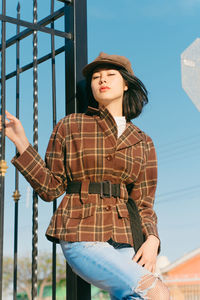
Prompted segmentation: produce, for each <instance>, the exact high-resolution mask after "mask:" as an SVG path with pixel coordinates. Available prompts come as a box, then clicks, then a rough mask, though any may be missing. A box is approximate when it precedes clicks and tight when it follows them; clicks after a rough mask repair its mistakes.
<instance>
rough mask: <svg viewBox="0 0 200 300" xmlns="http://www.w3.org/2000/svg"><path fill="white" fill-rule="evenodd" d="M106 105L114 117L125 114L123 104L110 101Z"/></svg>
mask: <svg viewBox="0 0 200 300" xmlns="http://www.w3.org/2000/svg"><path fill="white" fill-rule="evenodd" d="M104 107H105V108H107V110H108V111H109V113H110V114H111V115H112V116H113V117H122V116H123V114H122V106H121V105H116V103H109V104H108V105H105V106H104Z"/></svg>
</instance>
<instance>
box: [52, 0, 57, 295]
mask: <svg viewBox="0 0 200 300" xmlns="http://www.w3.org/2000/svg"><path fill="white" fill-rule="evenodd" d="M53 13H54V0H51V15H53ZM51 28H52V29H54V21H52V22H51ZM51 53H52V57H51V68H52V108H53V128H54V127H55V125H56V123H57V119H56V74H55V73H56V71H55V37H54V35H53V34H52V35H51ZM56 209H57V200H56V199H55V200H54V201H53V214H54V212H55V211H56ZM52 300H56V243H55V242H53V244H52Z"/></svg>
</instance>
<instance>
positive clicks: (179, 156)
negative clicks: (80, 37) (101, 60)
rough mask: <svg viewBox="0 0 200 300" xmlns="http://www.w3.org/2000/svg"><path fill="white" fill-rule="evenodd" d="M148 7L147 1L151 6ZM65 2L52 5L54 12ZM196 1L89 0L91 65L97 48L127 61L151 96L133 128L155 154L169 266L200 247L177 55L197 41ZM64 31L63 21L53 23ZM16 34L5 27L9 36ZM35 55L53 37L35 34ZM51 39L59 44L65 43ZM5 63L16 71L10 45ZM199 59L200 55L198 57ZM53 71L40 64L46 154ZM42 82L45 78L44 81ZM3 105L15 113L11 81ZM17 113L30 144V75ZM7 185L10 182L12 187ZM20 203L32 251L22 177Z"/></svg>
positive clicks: (12, 5) (23, 240) (43, 223)
mask: <svg viewBox="0 0 200 300" xmlns="http://www.w3.org/2000/svg"><path fill="white" fill-rule="evenodd" d="M49 2H50V1H47V0H45V1H44V0H43V1H39V2H38V9H39V13H38V15H39V19H40V18H42V17H45V16H46V14H48V12H49V10H50V4H49ZM150 2H151V3H150ZM16 6H17V1H14V0H12V1H11V0H9V1H8V0H7V14H8V15H10V16H15V9H16ZM61 6H62V3H60V2H57V4H56V7H57V8H58V7H61ZM21 7H22V8H21V14H22V17H21V18H22V19H24V20H27V21H31V20H32V15H31V13H32V1H27V0H26V1H25V0H23V1H21ZM199 11H200V0H173V1H172V0H169V1H158V0H154V1H147V0H144V1H141V0H124V1H123V2H122V1H119V0H109V1H107V0H101V1H96V0H88V60H89V61H91V60H93V59H94V58H95V57H96V56H97V55H98V54H99V52H100V51H104V52H106V53H109V54H120V55H125V56H127V57H128V58H129V59H130V61H131V63H132V66H133V69H134V71H135V74H136V76H138V77H139V78H140V79H141V80H142V81H143V82H144V84H145V85H146V87H147V90H148V91H149V104H148V105H147V106H146V107H145V109H144V112H143V114H142V115H141V116H140V117H139V118H138V119H136V120H134V123H135V124H136V125H137V126H139V127H140V128H141V129H142V130H144V131H145V132H146V133H147V134H149V135H150V136H151V137H152V139H153V141H154V144H155V146H156V149H157V156H158V174H159V177H158V189H157V193H156V203H155V210H156V212H157V215H158V220H159V232H160V238H161V243H162V248H161V249H162V251H161V255H166V256H168V258H169V260H170V261H174V260H175V259H177V258H179V257H180V256H182V255H183V254H185V253H187V252H190V251H192V250H193V249H195V248H198V247H200V242H199V239H198V236H199V229H200V218H199V211H200V184H199V178H200V159H199V148H200V112H199V111H198V110H197V109H196V107H195V106H194V104H193V103H192V101H191V100H190V99H189V97H188V96H187V95H186V93H185V92H184V90H183V89H182V86H181V65H180V55H181V53H182V52H183V51H184V50H185V49H186V48H187V47H188V46H189V45H190V44H191V43H192V42H193V41H194V40H195V39H196V38H198V37H200V21H199ZM56 26H57V29H60V30H62V29H63V27H62V26H63V24H62V22H57V24H56ZM14 32H15V28H14V26H8V35H9V36H12V35H13V34H14ZM38 40H39V57H40V56H41V55H43V54H44V53H46V51H48V49H49V46H50V38H49V37H46V36H45V35H44V34H42V33H40V34H39V36H38ZM62 42H63V41H62V39H61V38H57V39H56V45H57V46H59V45H61V44H62ZM31 47H32V39H31V37H30V38H28V39H27V41H24V42H22V43H21V53H22V55H23V59H22V60H21V62H20V63H21V65H24V64H25V63H26V62H28V61H29V59H31V57H32V48H31ZM11 48H12V49H9V50H8V55H9V53H10V58H9V61H7V70H8V71H11V70H13V69H15V55H12V53H15V52H14V51H15V49H14V47H11ZM199 56H200V53H199ZM63 58H64V56H63V55H60V56H59V57H57V58H56V72H57V100H58V107H57V108H58V113H57V119H58V120H59V119H60V118H61V117H63V116H64V69H63ZM50 70H51V66H50V63H48V62H47V63H45V64H44V65H43V66H39V74H38V76H39V80H40V83H39V109H40V112H39V121H40V125H39V134H40V139H39V152H40V154H41V156H42V157H43V156H44V153H45V149H46V146H47V143H48V138H49V135H50V133H51V130H52V114H51V102H50V101H51V90H50V89H51V87H50V86H51V76H50ZM44 78H45V80H43V79H44ZM7 108H8V110H9V111H10V112H11V113H15V81H14V80H9V81H8V83H7ZM20 115H21V117H22V123H23V124H24V126H25V129H26V132H27V135H28V137H29V139H30V141H32V123H31V122H32V72H31V71H28V72H25V73H24V74H23V75H22V76H21V97H20ZM14 152H15V150H14V147H13V146H12V145H11V143H10V142H9V141H8V142H7V154H6V155H7V157H6V160H7V162H8V164H9V169H8V171H7V174H6V182H7V183H6V199H5V202H6V203H5V242H4V252H5V253H8V254H10V253H12V248H11V246H10V245H12V244H13V226H14V225H13V210H14V208H13V200H12V193H13V191H14V167H12V166H11V164H10V160H11V158H12V156H13V155H14ZM10 183H11V184H10ZM20 192H21V195H22V197H21V200H20V203H19V207H20V221H19V250H20V251H21V252H23V251H24V252H29V249H30V248H31V218H32V212H31V199H30V197H29V188H28V185H27V183H26V182H25V181H24V180H23V178H22V177H20ZM39 209H40V210H39V247H40V249H45V250H50V249H51V244H50V243H49V242H48V241H46V240H45V237H44V233H45V229H46V227H47V225H48V222H49V219H50V217H51V214H52V205H51V204H47V203H44V202H43V201H41V200H40V205H39Z"/></svg>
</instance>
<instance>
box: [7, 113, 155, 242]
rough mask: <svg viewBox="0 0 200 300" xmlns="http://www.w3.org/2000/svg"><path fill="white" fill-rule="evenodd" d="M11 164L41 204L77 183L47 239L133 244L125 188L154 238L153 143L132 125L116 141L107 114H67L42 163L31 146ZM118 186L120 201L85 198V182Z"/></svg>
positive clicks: (55, 215)
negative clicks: (79, 184) (79, 185)
mask: <svg viewBox="0 0 200 300" xmlns="http://www.w3.org/2000/svg"><path fill="white" fill-rule="evenodd" d="M12 163H13V164H14V165H15V166H16V167H17V169H18V170H19V171H20V172H21V173H22V174H23V175H24V177H25V178H26V179H27V181H28V182H29V183H30V184H31V186H32V187H33V189H35V191H36V192H37V193H38V194H39V196H40V197H41V198H42V199H43V200H45V201H53V200H54V199H55V198H57V197H59V196H60V195H62V194H63V193H64V192H65V191H66V189H67V182H68V181H81V182H82V183H83V184H82V189H81V193H80V195H79V194H65V196H64V198H63V200H62V201H61V203H60V205H59V207H58V209H57V211H56V212H55V214H54V215H53V217H52V219H51V222H50V225H49V227H48V228H47V232H46V235H47V238H48V239H50V240H54V241H56V242H59V240H65V241H107V240H109V239H110V238H112V239H113V240H114V241H116V242H122V243H129V244H132V245H133V242H134V241H133V240H132V235H131V230H130V222H129V215H128V211H127V208H126V201H127V199H128V192H127V189H126V185H128V184H132V183H134V186H133V188H132V190H131V191H130V195H131V197H132V198H133V199H134V200H135V201H136V203H137V206H138V208H139V212H140V215H141V221H142V226H143V232H144V234H145V235H146V236H148V235H149V234H153V235H156V236H158V233H157V218H156V214H155V212H154V210H153V203H154V195H155V190H156V182H157V162H156V154H155V149H154V145H153V143H152V140H151V139H150V138H149V137H148V136H147V135H146V134H145V133H144V132H142V131H141V130H139V129H138V128H137V127H136V126H134V125H133V124H132V123H131V122H130V123H128V124H127V128H126V130H125V131H124V133H123V134H122V135H121V136H120V137H119V138H117V127H116V124H115V121H114V119H113V117H112V116H111V114H110V113H109V112H108V110H107V109H105V108H101V109H99V110H97V109H91V108H90V109H89V110H88V112H87V113H86V114H71V115H69V116H67V117H65V118H63V119H62V120H60V122H59V123H58V124H57V125H56V126H55V128H54V131H53V133H52V135H51V138H50V140H49V144H48V147H47V151H46V157H45V162H44V161H43V160H42V159H41V157H40V156H39V154H38V153H37V152H36V151H35V150H34V148H33V147H32V146H31V145H30V146H29V147H28V148H27V149H26V151H25V152H24V153H23V154H22V155H20V156H16V157H15V158H13V160H12ZM106 180H109V181H111V182H112V183H120V197H119V198H113V197H111V198H101V197H100V195H98V194H88V184H89V182H90V181H91V182H101V181H106Z"/></svg>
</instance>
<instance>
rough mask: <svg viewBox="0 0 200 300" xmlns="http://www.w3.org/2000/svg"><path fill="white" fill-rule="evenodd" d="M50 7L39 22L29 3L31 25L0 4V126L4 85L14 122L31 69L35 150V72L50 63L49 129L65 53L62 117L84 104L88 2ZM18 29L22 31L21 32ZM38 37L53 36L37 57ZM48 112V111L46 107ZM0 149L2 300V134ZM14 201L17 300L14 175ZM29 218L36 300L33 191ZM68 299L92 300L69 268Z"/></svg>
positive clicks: (74, 1) (73, 1)
mask: <svg viewBox="0 0 200 300" xmlns="http://www.w3.org/2000/svg"><path fill="white" fill-rule="evenodd" d="M49 1H50V7H51V9H50V14H49V15H47V16H46V17H45V18H43V19H41V20H38V9H37V8H38V3H37V0H33V1H32V3H33V12H32V15H33V22H28V21H24V20H22V19H21V18H20V3H18V6H17V12H16V15H17V17H16V18H13V17H9V16H7V15H6V0H2V13H1V14H0V20H1V24H2V34H1V45H0V50H1V78H0V81H1V107H0V114H1V115H2V125H4V123H5V110H6V104H7V101H8V100H6V83H7V80H9V79H11V78H15V79H16V117H17V118H20V115H19V111H20V110H19V105H20V91H21V89H23V87H22V88H20V76H21V74H22V73H23V72H25V71H27V70H29V69H32V72H33V145H34V148H35V149H36V150H38V98H39V97H38V83H39V82H38V66H39V65H40V64H42V63H44V62H46V61H49V60H50V61H51V77H52V82H51V83H50V85H49V88H50V89H51V93H52V110H53V111H52V114H53V124H52V128H53V127H54V126H55V124H56V122H57V117H56V102H57V101H56V79H57V80H59V76H57V78H56V74H55V65H56V60H55V57H56V56H57V55H59V54H61V53H64V54H65V56H64V61H63V64H64V65H65V98H66V99H65V104H66V105H65V112H66V115H67V114H69V113H72V112H80V111H82V110H83V109H84V108H85V105H86V103H85V102H83V101H84V100H83V98H84V94H83V93H82V92H81V91H82V84H84V80H83V78H82V74H81V70H82V68H83V66H84V65H85V64H86V63H87V13H86V10H87V3H86V0H57V1H60V2H63V4H62V7H61V8H60V9H58V10H55V2H54V0H49ZM58 19H63V21H64V31H60V30H56V29H55V26H54V23H55V21H56V20H58ZM8 23H9V24H14V25H15V26H16V34H15V35H14V36H12V37H11V38H9V39H6V26H7V24H8ZM21 27H23V28H24V27H25V28H26V29H23V30H21ZM38 32H44V33H45V34H47V35H50V36H51V46H50V49H49V51H48V53H46V54H45V55H43V56H41V57H38V46H39V45H38ZM31 35H32V37H33V42H32V48H33V50H32V51H33V57H32V59H31V61H29V63H27V64H25V65H23V66H21V65H20V59H21V55H23V52H22V54H20V53H21V52H20V44H21V42H22V40H25V39H26V38H27V37H29V36H31ZM57 36H59V37H61V38H62V39H63V45H62V46H61V47H58V48H56V45H55V37H57ZM13 45H15V47H16V65H15V66H13V71H12V72H10V73H7V72H6V61H7V59H9V56H8V55H7V49H8V48H9V47H10V46H13ZM80 96H81V97H82V104H81V105H79V97H80ZM49 107H50V105H49ZM0 138H1V143H0V197H1V199H0V300H1V299H2V268H3V243H4V240H5V241H6V237H4V236H3V233H4V194H5V184H6V169H7V164H6V161H5V152H6V148H5V132H4V129H3V130H2V132H1V136H0ZM13 185H15V188H14V193H13V198H14V206H15V208H14V209H15V213H14V251H13V252H14V274H13V299H17V269H18V268H17V267H18V265H17V261H18V214H19V212H18V201H19V200H20V191H19V175H18V171H16V173H15V183H14V184H13ZM56 207H57V201H56V199H55V200H54V202H53V212H54V211H55V210H56ZM32 210H33V212H32V214H33V218H32V299H36V298H37V289H38V283H37V269H38V261H37V258H38V247H37V242H38V234H37V232H38V195H37V194H36V193H35V192H34V191H33V208H32ZM66 291H67V296H66V299H68V300H69V299H70V300H78V299H82V300H83V299H87V300H89V299H91V292H90V286H89V284H87V283H86V282H84V281H83V280H82V279H81V278H79V277H77V276H76V275H75V274H74V273H73V272H72V270H71V269H70V267H69V266H68V265H67V288H66ZM52 299H56V245H55V244H53V247H52Z"/></svg>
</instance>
